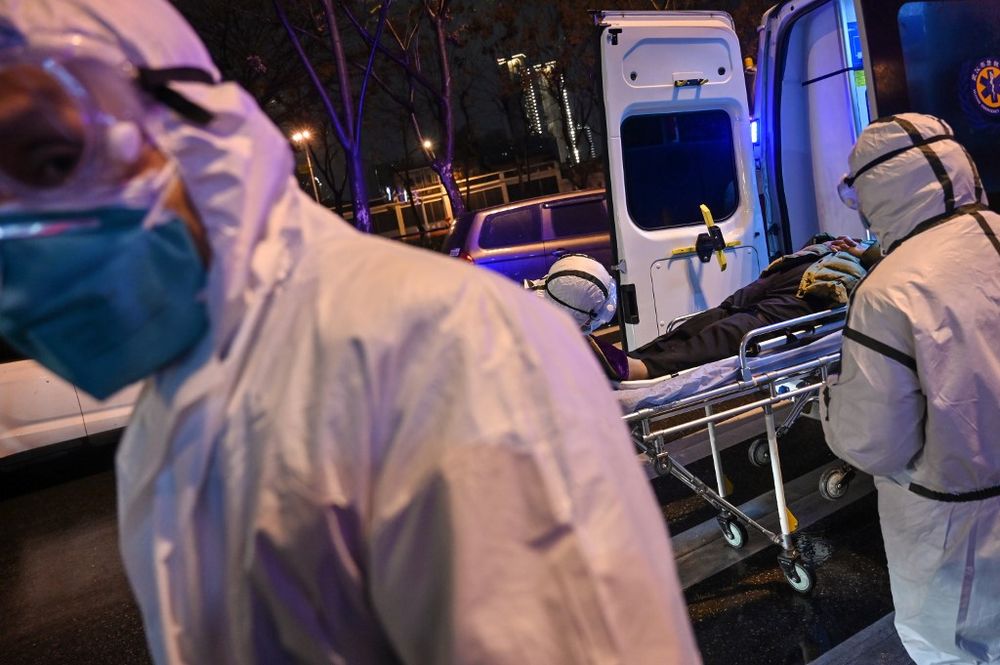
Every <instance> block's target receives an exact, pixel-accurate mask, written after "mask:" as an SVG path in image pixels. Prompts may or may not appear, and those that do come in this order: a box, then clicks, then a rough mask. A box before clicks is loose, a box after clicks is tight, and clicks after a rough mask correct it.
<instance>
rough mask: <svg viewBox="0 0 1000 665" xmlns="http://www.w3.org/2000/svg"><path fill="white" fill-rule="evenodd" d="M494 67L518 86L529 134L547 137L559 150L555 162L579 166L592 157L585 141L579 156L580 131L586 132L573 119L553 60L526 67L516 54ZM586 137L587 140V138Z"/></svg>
mask: <svg viewBox="0 0 1000 665" xmlns="http://www.w3.org/2000/svg"><path fill="white" fill-rule="evenodd" d="M497 65H498V66H499V67H500V68H501V69H502V70H504V71H506V72H507V75H508V76H509V77H510V78H511V80H512V81H514V82H515V83H516V84H518V85H519V86H520V87H521V91H522V93H523V96H522V101H521V106H522V111H523V112H524V120H525V125H526V129H527V132H528V134H529V135H532V136H545V135H548V136H551V137H552V138H553V139H554V140H555V142H556V147H557V148H558V150H559V161H561V162H563V163H567V162H568V163H571V164H579V163H580V162H581V161H582V160H583V159H584V158H586V157H596V153H595V152H594V147H593V141H592V140H590V141H588V149H587V151H586V153H585V154H584V153H581V149H580V132H581V131H585V132H586V133H588V135H589V133H590V128H589V127H580V126H578V125H577V123H576V122H575V120H574V118H573V105H572V101H571V99H570V94H569V90H567V88H566V79H565V77H564V76H563V74H562V72H560V71H559V65H558V63H556V62H555V61H554V60H551V61H549V62H546V63H544V64H540V65H529V64H528V57H527V56H526V55H525V54H523V53H517V54H515V55H512V56H510V57H509V58H499V59H498V60H497ZM588 138H589V137H588Z"/></svg>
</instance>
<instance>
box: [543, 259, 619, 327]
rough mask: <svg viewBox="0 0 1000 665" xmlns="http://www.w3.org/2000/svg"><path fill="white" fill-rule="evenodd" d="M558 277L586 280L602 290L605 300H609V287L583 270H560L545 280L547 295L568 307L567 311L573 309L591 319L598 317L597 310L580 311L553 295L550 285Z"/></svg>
mask: <svg viewBox="0 0 1000 665" xmlns="http://www.w3.org/2000/svg"><path fill="white" fill-rule="evenodd" d="M556 277H579V278H580V279H583V280H586V281H588V282H590V283H591V284H593V285H594V286H596V287H597V288H598V289H600V290H601V294H602V295H603V296H604V299H605V300H607V298H608V287H607V286H605V285H604V284H603V283H602V282H601V280H599V279H597V278H596V277H594V276H593V275H591V274H590V273H589V272H584V271H583V270H560V271H559V272H554V273H552V274H551V275H548V276H547V277H546V278H545V293H546V294H547V295H548V296H549V297H550V298H552V299H553V300H555V301H556V302H557V303H559V304H560V305H562V306H563V307H566V308H567V309H571V310H573V311H574V312H579V313H580V314H586V315H587V316H590V317H594V316H597V311H596V310H593V311H587V310H585V309H580V308H579V307H573V305H570V304H569V303H568V302H564V301H563V300H561V299H560V298H559V297H558V296H556V294H554V293H552V290H551V289H550V288H549V284H550V283H551V281H552V280H553V279H555V278H556Z"/></svg>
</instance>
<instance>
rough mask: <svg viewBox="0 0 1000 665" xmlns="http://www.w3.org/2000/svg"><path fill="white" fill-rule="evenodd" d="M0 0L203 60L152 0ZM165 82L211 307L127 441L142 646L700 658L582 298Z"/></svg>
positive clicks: (303, 656) (215, 657) (502, 659)
mask: <svg viewBox="0 0 1000 665" xmlns="http://www.w3.org/2000/svg"><path fill="white" fill-rule="evenodd" d="M0 22H7V23H9V24H10V25H8V26H6V27H4V26H2V23H0V27H4V29H7V30H9V29H10V27H11V26H13V27H14V28H16V29H17V30H19V31H20V32H22V33H24V34H27V35H29V36H30V34H31V33H32V32H33V31H41V30H45V31H53V30H56V31H66V30H74V31H80V32H84V33H87V34H89V35H91V36H94V37H98V38H104V39H107V40H111V41H112V42H114V43H115V44H117V45H119V46H120V47H121V48H122V49H123V50H124V52H125V53H127V55H128V56H129V57H130V58H131V59H132V60H133V62H135V63H137V64H143V65H147V66H151V67H168V66H181V65H185V66H194V67H200V68H202V69H205V70H208V71H211V72H213V73H214V72H215V68H214V67H213V65H212V63H211V61H210V58H209V56H208V54H207V52H206V51H205V49H204V47H203V46H202V44H201V43H200V41H199V40H198V38H197V36H196V35H195V34H194V32H193V31H192V30H191V29H190V27H189V26H188V25H187V24H186V23H185V22H184V21H183V19H181V17H180V16H179V15H178V14H177V13H176V11H175V10H174V9H173V8H172V7H170V6H169V5H168V4H167V3H165V2H162V1H160V0H142V1H141V2H135V1H132V0H0ZM216 76H217V73H216ZM173 87H174V88H175V89H177V90H178V91H180V92H182V93H183V94H184V95H186V96H187V97H188V98H190V99H191V100H192V101H195V102H196V103H198V104H200V105H202V106H203V107H205V108H206V109H209V110H210V111H212V112H213V113H215V115H216V118H215V120H214V121H213V123H212V124H210V125H208V126H207V127H204V128H202V127H196V126H193V125H191V124H188V123H186V122H184V121H183V120H182V119H181V118H179V117H178V116H176V115H174V114H173V113H172V112H170V111H169V110H167V109H162V108H159V107H155V108H154V107H151V108H150V111H149V116H148V119H147V122H146V130H147V131H148V132H149V133H150V134H151V135H152V137H153V139H154V140H155V142H156V143H157V144H158V145H159V146H160V148H161V149H162V150H163V151H164V152H165V153H167V154H168V155H169V156H171V157H172V158H174V159H175V160H177V163H178V165H179V168H180V173H181V177H182V179H183V181H184V184H185V185H186V187H187V190H188V192H189V194H190V197H191V200H192V201H193V203H194V206H195V208H196V209H197V211H198V213H199V215H200V217H201V219H202V220H203V222H204V224H205V226H206V228H207V231H208V235H209V240H210V243H211V247H212V250H213V254H214V257H213V263H212V266H211V272H210V276H209V302H210V306H211V313H210V314H211V323H212V334H211V335H208V336H206V338H205V339H204V340H203V342H202V343H201V344H200V345H199V346H198V347H196V348H195V349H194V350H193V351H192V352H191V353H190V354H189V355H188V356H186V357H185V358H184V359H183V360H182V361H181V362H179V363H178V364H176V365H175V366H172V367H170V368H168V369H166V370H164V371H162V372H161V373H160V374H158V375H157V376H155V377H154V378H153V380H152V381H150V382H149V384H148V385H147V386H146V388H145V390H144V392H143V395H142V397H141V400H140V403H139V404H138V406H137V409H136V412H135V415H134V418H133V420H132V423H131V424H130V425H129V428H128V431H127V432H126V434H125V436H124V439H123V440H122V443H121V448H120V450H119V453H118V458H117V473H118V498H119V517H120V528H121V547H122V552H123V555H124V559H125V564H126V569H127V573H128V577H129V580H130V582H131V584H132V587H133V589H134V591H135V593H136V596H137V597H138V601H139V604H140V607H141V609H142V613H143V618H144V622H145V626H146V629H147V633H148V639H149V646H150V649H151V651H152V654H153V656H154V658H155V660H156V662H158V663H161V664H165V663H215V664H221V663H239V664H246V663H268V664H269V665H270V664H274V663H284V662H303V663H380V664H381V663H420V664H431V663H518V664H523V663H544V664H546V665H552V664H560V663H565V664H567V665H568V664H571V663H572V664H580V663H621V664H629V665H631V664H636V663H651V664H652V663H657V664H660V663H685V664H687V663H696V662H698V661H699V660H700V658H699V656H698V655H697V650H696V647H695V644H694V640H693V636H692V633H691V629H690V625H689V622H688V618H687V611H686V606H685V603H684V599H683V597H682V595H681V592H680V588H679V584H678V580H677V576H676V571H675V568H674V563H673V559H672V554H671V548H670V543H669V540H668V537H667V533H666V530H665V528H664V524H663V519H662V517H661V516H660V514H659V512H658V510H657V508H656V506H655V503H654V501H653V497H652V493H651V491H650V488H649V485H648V482H647V481H646V480H645V478H644V477H643V475H642V473H641V472H640V469H639V466H638V465H637V464H636V462H635V457H634V455H633V453H632V449H631V444H630V443H629V440H628V435H627V432H626V431H625V428H624V425H623V424H622V422H621V419H620V412H619V411H618V409H617V407H616V404H615V401H614V400H613V398H612V395H611V394H610V391H609V388H608V387H607V382H606V381H605V380H604V378H603V375H602V374H601V371H600V369H599V368H598V366H597V364H596V362H595V361H594V359H593V358H592V357H591V356H590V354H589V353H588V351H587V350H586V348H585V347H584V346H583V343H582V341H581V340H580V334H579V331H578V330H576V329H575V328H574V326H573V325H572V322H571V321H570V320H569V318H568V317H566V316H565V315H563V314H561V313H559V312H558V311H557V310H556V308H554V307H552V306H551V305H549V304H546V303H544V302H540V301H539V300H538V299H537V298H534V297H532V296H531V295H529V294H527V293H524V292H523V291H522V290H521V289H520V288H518V286H517V285H515V284H513V283H508V282H507V281H506V280H504V279H502V278H501V277H498V276H494V275H491V274H488V273H486V272H485V271H480V270H479V269H476V268H473V267H470V266H467V265H464V264H462V262H459V261H454V260H450V259H448V258H446V257H443V256H440V257H438V256H434V255H432V254H430V253H428V252H424V251H419V250H414V249H409V248H406V247H404V246H403V245H401V244H399V243H394V242H390V241H386V240H382V239H378V238H373V237H370V236H366V235H363V234H359V233H357V232H355V231H354V230H353V229H351V228H350V227H349V226H347V225H346V224H345V223H344V222H343V221H342V220H340V219H339V218H337V217H335V216H334V215H332V214H331V213H330V212H329V211H327V210H325V209H323V208H321V207H319V206H317V205H315V204H314V203H313V202H312V201H311V200H310V199H309V197H308V196H307V195H305V194H304V193H302V192H301V191H300V190H299V188H298V186H297V184H296V183H295V181H294V179H293V178H292V177H291V173H292V167H293V161H292V155H291V151H290V150H289V147H288V142H287V140H286V138H285V137H284V136H282V134H281V133H280V132H279V131H278V129H277V128H276V127H275V126H274V125H273V124H271V122H270V121H269V120H268V119H267V117H266V116H265V115H264V114H263V113H262V111H261V110H260V109H259V108H258V106H257V104H256V103H255V102H254V101H253V99H252V98H251V97H250V96H249V95H248V94H247V93H246V92H245V91H244V90H242V89H241V88H240V87H239V86H237V85H235V84H232V83H222V84H217V85H214V86H209V85H204V84H193V83H188V84H173Z"/></svg>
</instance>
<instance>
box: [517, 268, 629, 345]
mask: <svg viewBox="0 0 1000 665" xmlns="http://www.w3.org/2000/svg"><path fill="white" fill-rule="evenodd" d="M524 287H525V288H527V289H531V290H533V291H535V293H537V294H538V296H539V297H540V298H544V299H546V300H551V301H552V302H553V303H555V304H556V305H557V306H559V307H560V308H561V309H562V310H563V311H565V312H566V313H567V314H569V315H570V316H571V317H572V318H573V320H574V321H575V322H576V324H577V325H578V326H579V327H580V330H582V331H583V332H585V333H590V332H593V331H594V330H596V329H597V328H600V327H601V326H602V325H604V324H605V323H608V322H609V321H610V320H611V319H612V318H614V315H615V311H616V310H617V309H618V289H617V287H616V285H615V279H614V277H612V276H611V274H610V273H609V272H608V270H607V268H605V267H604V266H603V265H601V262H600V261H598V260H597V259H594V258H592V257H590V256H587V255H585V254H569V255H567V256H564V257H562V258H560V259H559V260H558V261H556V262H555V263H553V264H552V267H551V268H550V269H549V272H548V273H547V274H546V275H545V277H544V278H543V279H539V280H534V281H532V280H525V284H524Z"/></svg>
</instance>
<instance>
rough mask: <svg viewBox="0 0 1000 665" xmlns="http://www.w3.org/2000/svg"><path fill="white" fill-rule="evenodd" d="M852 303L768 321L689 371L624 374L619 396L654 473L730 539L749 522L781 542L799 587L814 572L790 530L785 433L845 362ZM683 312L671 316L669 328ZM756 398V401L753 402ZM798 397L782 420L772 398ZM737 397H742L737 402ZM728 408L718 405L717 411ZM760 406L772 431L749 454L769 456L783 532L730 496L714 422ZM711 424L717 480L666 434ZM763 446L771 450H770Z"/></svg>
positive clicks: (835, 479) (739, 540) (737, 541)
mask: <svg viewBox="0 0 1000 665" xmlns="http://www.w3.org/2000/svg"><path fill="white" fill-rule="evenodd" d="M845 317H846V308H839V309H835V310H829V311H826V312H820V313H817V314H810V315H808V316H804V317H800V318H797V319H792V320H789V321H785V322H782V323H778V324H774V325H768V326H764V327H761V328H758V329H756V330H752V331H750V332H749V333H747V334H746V335H745V336H744V338H743V339H742V341H741V342H740V348H739V353H738V354H737V355H736V356H733V357H731V358H727V359H725V360H720V361H717V362H713V363H709V364H707V365H702V366H701V367H697V368H694V369H691V370H686V371H684V372H681V373H678V374H675V375H671V376H667V377H663V378H660V379H652V380H648V381H632V382H623V383H621V384H618V386H617V396H618V399H619V402H620V404H621V406H622V409H623V411H624V413H625V416H624V419H625V422H626V423H628V424H629V426H630V429H631V431H632V440H633V442H634V443H635V445H636V448H637V449H638V450H639V451H640V453H642V455H644V456H645V458H646V459H647V460H648V462H649V464H650V465H651V466H652V468H653V470H654V472H655V473H656V474H657V475H661V476H662V475H667V474H669V475H672V476H674V477H675V478H677V479H678V480H680V481H681V482H682V483H683V484H684V485H686V486H687V487H689V488H690V489H691V490H692V491H694V492H695V494H697V495H698V496H700V497H701V498H702V499H704V500H705V501H706V502H708V503H709V504H710V505H711V506H713V507H714V508H715V509H717V510H718V511H719V515H718V521H719V526H720V528H721V529H722V535H723V538H724V539H725V541H726V543H727V544H728V545H730V546H731V547H734V548H737V549H738V548H740V547H742V546H743V545H744V543H745V542H746V540H747V529H748V528H753V529H756V530H757V531H759V532H761V533H763V534H764V535H765V536H767V538H768V539H770V540H771V541H772V542H773V543H775V544H776V545H778V546H780V547H781V549H782V552H781V554H780V555H779V556H778V563H779V565H780V566H781V570H782V572H783V573H784V575H785V578H786V579H787V580H788V582H789V584H791V586H792V588H794V589H795V590H796V591H799V592H802V593H807V592H808V591H810V590H811V589H812V586H813V583H814V576H813V572H812V571H811V570H810V569H809V568H808V567H807V566H806V565H805V564H804V563H803V562H802V558H801V555H800V554H799V552H798V550H797V549H796V547H795V543H794V541H793V539H792V533H793V531H794V530H795V525H794V518H793V517H792V516H791V513H790V512H789V510H788V506H787V503H786V501H785V492H784V483H783V480H782V476H781V459H780V456H779V454H778V438H779V436H780V435H781V434H783V433H784V432H786V431H787V430H788V429H789V428H790V427H791V425H792V424H793V423H794V422H795V421H796V420H797V419H798V418H799V417H800V416H801V415H802V413H803V411H804V410H805V409H806V407H807V406H809V405H810V404H811V403H812V402H815V401H817V400H818V399H819V395H820V393H821V391H822V389H823V387H824V386H825V384H826V381H827V376H828V373H829V370H830V368H831V367H832V366H833V365H834V364H835V363H837V362H838V361H839V360H840V343H841V329H842V328H843V325H844V320H845ZM681 320H682V319H678V320H677V321H674V322H673V323H672V324H671V328H672V327H673V326H675V325H677V324H678V323H679V322H680V321H681ZM747 399H749V400H750V401H749V402H746V400H747ZM789 401H790V402H791V406H790V409H789V412H788V415H787V416H786V418H785V420H784V422H783V423H782V424H781V425H780V426H776V424H775V413H774V410H775V406H776V405H778V404H779V403H788V402H789ZM733 402H739V403H738V404H736V405H733V404H732V403H733ZM720 406H721V409H720ZM757 410H760V411H762V413H763V416H764V426H765V431H766V439H761V440H758V441H755V442H754V444H752V446H751V450H750V456H751V461H755V462H756V463H765V464H766V463H768V462H769V463H770V466H771V473H772V476H773V481H774V495H775V502H776V504H777V506H776V507H777V511H778V522H779V524H780V531H781V532H780V533H774V532H772V531H771V530H769V529H767V528H766V527H765V526H763V525H762V524H760V523H759V522H757V521H756V520H754V519H753V518H751V517H750V516H749V515H747V514H746V513H745V512H743V511H742V510H740V509H739V508H738V507H737V506H735V505H733V504H732V503H730V502H729V501H727V500H726V498H725V495H726V491H725V482H726V480H725V476H724V474H723V468H722V458H721V455H720V451H719V446H718V440H717V437H716V426H717V425H718V424H719V423H721V422H723V421H726V420H729V419H732V418H735V417H736V416H739V415H742V414H745V413H750V412H753V411H757ZM696 411H703V412H704V416H701V417H698V416H697V414H694V415H695V417H694V418H692V419H685V421H684V422H681V423H680V424H675V425H670V426H667V427H662V428H657V427H656V425H657V424H658V423H660V422H661V421H664V420H666V419H667V418H675V417H677V416H681V415H683V414H692V412H696ZM700 427H707V430H708V438H709V444H710V446H711V452H712V460H713V463H714V469H715V485H716V486H715V487H714V488H713V487H711V486H710V485H709V484H707V483H705V482H704V481H702V480H701V479H700V478H698V477H696V476H695V475H694V474H692V473H691V472H690V471H688V470H687V469H686V468H685V467H684V466H683V465H682V464H680V463H679V462H678V461H677V460H676V459H673V458H672V457H671V453H670V450H669V447H670V446H669V443H668V440H671V438H672V437H674V436H675V435H678V434H680V433H682V432H684V431H687V430H692V429H696V428H700ZM765 446H766V450H765ZM852 476H853V470H852V469H851V468H850V467H849V466H847V465H840V466H838V467H834V468H831V469H828V470H827V471H826V472H825V473H824V474H823V476H822V478H821V481H820V485H821V487H820V493H821V494H822V495H823V496H824V497H826V498H829V499H833V498H839V496H842V495H843V494H844V492H845V491H846V488H847V484H848V483H849V482H850V479H851V477H852Z"/></svg>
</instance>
